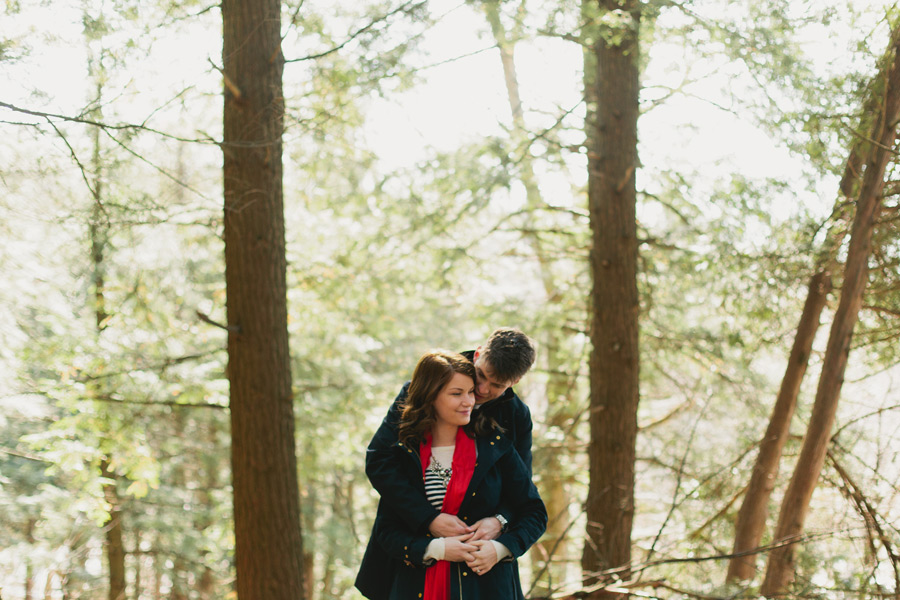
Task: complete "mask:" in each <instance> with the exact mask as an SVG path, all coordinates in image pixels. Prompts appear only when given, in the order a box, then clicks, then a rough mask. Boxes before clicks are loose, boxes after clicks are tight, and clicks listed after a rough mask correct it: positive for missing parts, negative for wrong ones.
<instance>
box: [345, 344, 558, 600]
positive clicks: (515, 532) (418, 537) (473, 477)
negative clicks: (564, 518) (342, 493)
mask: <svg viewBox="0 0 900 600" xmlns="http://www.w3.org/2000/svg"><path fill="white" fill-rule="evenodd" d="M474 390H475V368H474V366H473V365H472V363H471V362H469V361H468V360H467V359H466V358H465V357H463V356H462V355H460V354H456V353H452V352H446V351H434V352H429V353H427V354H425V355H424V356H422V358H421V359H419V362H418V364H417V365H416V368H415V371H414V372H413V377H412V382H411V383H410V386H409V393H408V396H407V399H406V403H405V405H404V408H403V412H402V416H401V419H400V424H399V436H398V437H399V441H398V442H397V444H396V445H395V446H394V447H393V450H394V452H395V459H396V460H397V461H400V462H401V463H402V464H403V466H404V469H405V470H404V471H403V472H404V474H405V476H406V477H408V478H409V480H410V482H411V483H413V484H414V485H415V486H416V488H417V489H418V490H419V491H420V492H421V493H422V494H423V495H425V496H426V497H427V498H428V500H429V501H430V502H432V504H433V505H434V506H435V507H436V508H438V509H439V510H440V511H441V512H444V513H448V514H455V515H457V516H458V517H459V518H460V519H462V520H463V521H464V522H466V523H470V524H471V523H475V522H476V521H478V520H479V519H482V518H484V517H488V516H493V515H495V514H497V512H498V507H499V506H500V505H501V504H503V505H504V506H506V507H509V508H511V509H512V511H513V514H514V515H515V516H514V518H513V519H512V522H511V523H510V524H509V527H508V529H506V530H505V531H503V532H501V534H500V536H499V537H498V538H497V539H496V540H493V541H485V540H478V541H472V542H470V541H469V537H470V535H466V536H460V537H456V538H439V539H435V538H433V537H431V536H430V534H428V533H427V532H424V531H413V530H412V529H411V528H410V527H409V526H408V525H406V524H405V522H404V521H403V520H402V519H401V518H399V515H397V513H396V512H395V511H394V510H393V509H392V507H391V506H388V505H386V504H385V503H384V502H380V503H379V505H378V513H377V515H376V518H375V526H374V528H373V531H372V539H371V540H370V541H369V545H368V547H367V548H366V554H365V556H364V557H363V562H362V565H361V567H360V571H359V575H358V576H357V579H356V587H357V588H359V590H360V591H361V592H362V593H363V595H365V596H366V597H368V598H371V599H372V600H394V599H398V600H399V599H401V598H403V599H405V598H411V599H412V598H424V599H425V600H445V599H448V598H454V599H456V598H463V599H465V600H489V599H496V600H518V599H522V598H524V594H523V593H522V588H521V584H520V583H519V571H518V565H517V563H516V561H515V558H516V557H519V556H521V555H522V554H523V553H524V552H525V551H526V550H527V549H528V548H529V547H530V546H531V545H532V544H533V543H534V542H536V541H537V539H538V538H539V537H540V535H541V534H542V533H543V532H544V529H545V527H546V525H547V512H546V509H545V508H544V504H543V502H541V499H540V496H539V495H538V492H537V489H536V488H535V487H534V484H533V483H532V482H531V478H530V476H529V474H528V470H527V469H526V467H525V465H524V463H522V460H521V458H519V455H518V454H517V453H516V450H515V448H514V447H513V445H512V441H511V440H510V439H508V438H507V437H506V436H505V435H504V433H503V432H502V431H501V430H500V429H499V428H498V427H497V426H496V424H494V423H492V422H487V420H486V419H485V418H483V417H482V418H479V415H478V413H477V412H476V413H474V414H473V410H474V406H475V395H474ZM385 555H387V557H389V561H385Z"/></svg>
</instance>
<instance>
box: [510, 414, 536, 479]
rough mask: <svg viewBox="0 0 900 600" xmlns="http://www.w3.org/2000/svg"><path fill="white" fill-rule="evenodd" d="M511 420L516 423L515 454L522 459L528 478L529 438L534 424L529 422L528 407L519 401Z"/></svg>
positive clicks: (529, 466) (529, 460) (529, 469)
mask: <svg viewBox="0 0 900 600" xmlns="http://www.w3.org/2000/svg"><path fill="white" fill-rule="evenodd" d="M517 409H518V410H516V411H515V415H514V416H513V418H514V419H515V421H516V439H515V441H514V444H515V447H516V452H518V453H519V457H521V459H522V463H523V464H524V465H525V468H526V469H527V470H528V476H529V478H530V477H531V475H532V472H531V436H532V430H533V429H534V424H533V423H532V422H531V411H530V410H529V409H528V405H527V404H525V403H524V402H522V401H521V400H519V402H518V406H517Z"/></svg>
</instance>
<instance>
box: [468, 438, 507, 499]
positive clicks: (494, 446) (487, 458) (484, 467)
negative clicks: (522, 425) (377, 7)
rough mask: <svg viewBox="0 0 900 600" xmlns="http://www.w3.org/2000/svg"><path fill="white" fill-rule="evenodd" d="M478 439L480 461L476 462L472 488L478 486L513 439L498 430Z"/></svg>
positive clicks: (470, 486) (471, 483) (470, 487)
mask: <svg viewBox="0 0 900 600" xmlns="http://www.w3.org/2000/svg"><path fill="white" fill-rule="evenodd" d="M476 441H477V444H478V461H477V462H476V463H475V473H473V474H472V481H471V482H470V483H469V489H470V490H474V489H476V488H477V487H478V485H479V484H480V483H481V480H482V479H484V476H485V475H486V474H487V472H488V471H490V470H491V468H492V467H493V466H494V464H496V462H497V461H498V460H499V459H500V457H501V456H503V454H505V453H506V451H507V450H509V448H510V446H512V440H511V439H510V438H508V437H506V436H505V435H504V434H502V433H500V432H499V431H497V430H493V431H491V432H490V434H488V435H486V436H484V437H480V438H477V440H476Z"/></svg>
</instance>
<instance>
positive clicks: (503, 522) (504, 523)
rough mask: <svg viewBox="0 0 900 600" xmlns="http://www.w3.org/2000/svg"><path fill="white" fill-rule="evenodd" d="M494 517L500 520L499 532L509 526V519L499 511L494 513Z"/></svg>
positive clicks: (502, 531)
mask: <svg viewBox="0 0 900 600" xmlns="http://www.w3.org/2000/svg"><path fill="white" fill-rule="evenodd" d="M494 518H495V519H497V520H498V521H500V533H504V532H505V531H506V530H507V529H508V528H509V521H507V520H506V517H504V516H503V515H501V514H500V513H497V514H496V515H494Z"/></svg>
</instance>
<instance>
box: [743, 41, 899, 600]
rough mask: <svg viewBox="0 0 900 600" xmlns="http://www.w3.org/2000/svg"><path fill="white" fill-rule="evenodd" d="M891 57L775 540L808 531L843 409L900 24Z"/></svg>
mask: <svg viewBox="0 0 900 600" xmlns="http://www.w3.org/2000/svg"><path fill="white" fill-rule="evenodd" d="M889 56H890V65H891V66H890V68H889V69H888V70H887V71H886V72H887V77H886V79H885V85H884V90H883V94H884V95H883V97H884V105H883V107H882V110H881V112H880V114H879V116H878V120H877V123H876V126H875V127H873V129H872V131H873V135H872V143H873V149H872V151H871V152H870V153H868V157H869V160H867V162H866V168H865V173H864V175H863V181H862V185H861V186H860V191H859V197H858V199H857V202H856V215H855V217H854V219H853V226H852V229H851V232H850V247H849V249H848V252H847V260H846V266H845V271H844V281H843V284H842V286H841V298H840V303H839V305H838V309H837V312H836V313H835V317H834V322H833V323H832V327H831V332H830V335H829V338H828V345H827V346H826V349H825V360H824V363H823V365H822V374H821V376H820V378H819V386H818V388H817V390H816V400H815V403H814V405H813V409H812V416H811V418H810V423H809V427H808V429H807V432H806V437H805V438H804V441H803V448H802V450H801V451H800V457H799V459H798V461H797V465H796V467H795V469H794V474H793V476H792V477H791V481H790V484H789V485H788V489H787V491H786V492H785V496H784V499H783V501H782V504H781V513H780V514H779V517H778V526H777V528H776V530H775V536H774V540H775V542H784V541H791V540H794V539H796V538H797V537H798V536H799V535H800V534H801V533H802V532H803V525H804V521H805V519H806V514H807V511H808V509H809V503H810V500H811V499H812V494H813V491H814V490H815V487H816V483H817V481H818V479H819V475H820V473H821V471H822V466H823V464H824V462H825V456H826V452H827V450H828V444H829V441H830V437H831V429H832V426H833V425H834V419H835V415H836V413H837V406H838V400H839V398H840V393H841V386H842V384H843V380H844V371H845V369H846V366H847V359H848V356H849V353H850V342H851V340H852V338H853V329H854V327H855V325H856V321H857V320H858V315H859V308H860V305H861V303H862V296H863V292H864V291H865V286H866V280H867V276H868V260H869V255H870V253H871V242H872V232H873V229H874V220H875V215H876V214H877V212H878V209H879V206H880V204H881V194H882V190H883V189H884V173H885V169H886V167H887V163H888V160H889V159H890V155H891V149H892V148H893V145H894V141H895V138H896V125H897V123H896V121H897V116H898V114H900V27H898V28H897V29H895V30H894V31H893V32H892V35H891V48H890V49H889ZM793 558H794V544H787V545H785V546H782V547H780V548H777V549H775V550H773V551H772V553H771V554H770V555H769V562H768V565H767V568H766V575H765V579H764V581H763V585H762V588H761V592H762V593H763V594H764V595H765V596H767V597H772V596H776V595H779V594H783V593H785V592H786V591H787V590H788V588H789V586H790V583H791V581H792V579H793V576H794V564H793Z"/></svg>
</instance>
